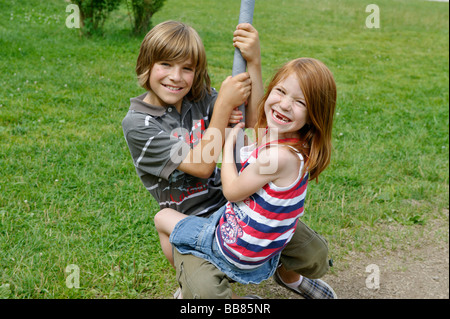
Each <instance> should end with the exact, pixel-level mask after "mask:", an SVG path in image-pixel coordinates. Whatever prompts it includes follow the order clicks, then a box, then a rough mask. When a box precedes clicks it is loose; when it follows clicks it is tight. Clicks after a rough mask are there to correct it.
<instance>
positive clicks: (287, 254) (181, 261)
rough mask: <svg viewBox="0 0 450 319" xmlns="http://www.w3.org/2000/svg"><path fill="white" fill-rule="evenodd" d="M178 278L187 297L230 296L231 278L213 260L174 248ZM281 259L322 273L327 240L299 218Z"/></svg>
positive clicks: (304, 271)
mask: <svg viewBox="0 0 450 319" xmlns="http://www.w3.org/2000/svg"><path fill="white" fill-rule="evenodd" d="M173 255H174V262H175V268H176V274H177V280H178V283H179V284H180V287H181V292H182V294H183V298H185V299H215V298H220V299H226V298H231V286H230V279H229V278H228V277H227V276H226V275H225V274H224V273H222V272H221V271H220V270H219V269H217V268H216V267H215V266H214V265H212V264H211V263H210V262H208V261H206V260H204V259H201V258H198V257H195V256H193V255H182V254H180V253H179V252H178V250H176V249H174V254H173ZM280 262H281V263H282V264H283V266H284V267H285V268H286V269H287V270H293V271H295V272H297V273H299V274H301V275H302V276H305V277H307V278H311V279H316V278H320V277H322V276H323V275H324V274H325V273H326V272H327V271H328V268H329V264H328V244H327V242H326V240H325V239H324V238H323V237H322V236H320V235H319V234H317V233H316V232H315V231H313V230H312V229H311V228H309V227H308V226H306V225H305V224H304V223H303V222H301V221H299V222H298V225H297V229H296V230H295V233H294V235H293V236H292V239H291V241H290V242H289V243H288V244H287V246H286V247H285V248H284V249H283V251H282V252H281V257H280Z"/></svg>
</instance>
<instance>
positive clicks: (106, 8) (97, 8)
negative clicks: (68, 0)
mask: <svg viewBox="0 0 450 319" xmlns="http://www.w3.org/2000/svg"><path fill="white" fill-rule="evenodd" d="M121 1H122V0H72V2H73V3H74V4H76V5H78V7H79V9H80V22H81V28H82V30H83V33H84V34H86V35H92V34H94V33H99V32H101V30H102V28H103V25H104V24H105V21H106V18H107V17H108V15H109V14H110V13H111V11H113V10H114V9H116V8H117V7H118V6H119V4H120V2H121Z"/></svg>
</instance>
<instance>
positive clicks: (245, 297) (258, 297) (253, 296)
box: [242, 295, 262, 299]
mask: <svg viewBox="0 0 450 319" xmlns="http://www.w3.org/2000/svg"><path fill="white" fill-rule="evenodd" d="M242 299H262V298H261V297H260V296H258V295H246V296H244V297H242Z"/></svg>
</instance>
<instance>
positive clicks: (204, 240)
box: [170, 206, 280, 284]
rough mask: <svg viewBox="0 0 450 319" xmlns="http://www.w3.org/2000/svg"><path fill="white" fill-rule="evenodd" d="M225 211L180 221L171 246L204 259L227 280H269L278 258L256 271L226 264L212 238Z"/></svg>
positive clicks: (182, 252)
mask: <svg viewBox="0 0 450 319" xmlns="http://www.w3.org/2000/svg"><path fill="white" fill-rule="evenodd" d="M224 211H225V206H223V207H222V208H220V209H219V210H218V211H217V212H215V213H214V214H212V215H211V216H209V217H208V218H204V217H198V216H188V217H186V218H184V219H182V220H181V221H179V222H178V223H177V224H176V226H175V228H174V230H173V231H172V234H171V235H170V242H171V243H172V245H174V247H175V248H176V249H177V250H178V251H179V252H180V253H181V254H183V255H185V254H191V255H194V256H197V257H199V258H202V259H205V260H207V261H209V262H210V263H212V264H213V265H214V266H216V267H217V268H218V269H219V270H220V271H222V272H223V273H224V274H225V275H227V276H228V277H229V278H231V279H232V280H235V281H237V282H240V283H242V284H249V283H254V284H259V283H260V282H261V281H263V280H266V279H268V278H270V277H271V276H272V275H273V273H274V272H275V270H276V268H277V266H278V261H279V259H280V254H277V255H275V256H274V257H272V258H271V259H269V260H268V261H266V262H265V263H264V264H262V265H261V266H259V267H258V268H255V269H248V270H247V269H240V268H238V267H236V266H235V265H233V264H231V263H229V262H228V261H227V260H226V259H225V257H224V256H223V254H222V253H221V252H220V250H219V248H218V247H217V241H216V239H215V234H216V228H217V225H218V224H219V220H220V217H221V216H222V214H223V212H224Z"/></svg>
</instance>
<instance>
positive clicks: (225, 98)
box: [178, 73, 252, 178]
mask: <svg viewBox="0 0 450 319" xmlns="http://www.w3.org/2000/svg"><path fill="white" fill-rule="evenodd" d="M251 83H252V81H251V79H250V75H249V74H248V73H242V74H238V75H237V76H235V77H231V76H230V77H228V78H227V79H226V80H225V81H224V82H223V83H222V86H221V88H220V91H219V95H218V97H217V100H216V103H215V105H214V111H213V115H212V117H211V120H210V123H209V126H208V129H207V130H206V131H205V133H204V134H203V137H202V140H201V141H200V143H198V144H197V145H196V146H195V147H194V148H193V149H191V150H190V151H189V153H188V155H187V156H186V158H185V159H184V160H183V161H182V162H181V164H180V165H179V166H178V169H179V170H181V171H183V172H185V173H187V174H190V175H193V176H197V177H200V178H208V177H209V176H211V174H212V172H213V171H214V169H215V167H216V164H217V160H218V158H219V155H220V153H221V151H222V146H223V143H224V141H225V129H226V128H227V127H228V122H229V118H230V114H231V112H232V110H233V109H234V108H235V107H237V106H239V105H242V103H244V102H245V101H246V100H247V99H248V97H249V95H250V91H251V87H252V86H251Z"/></svg>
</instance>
